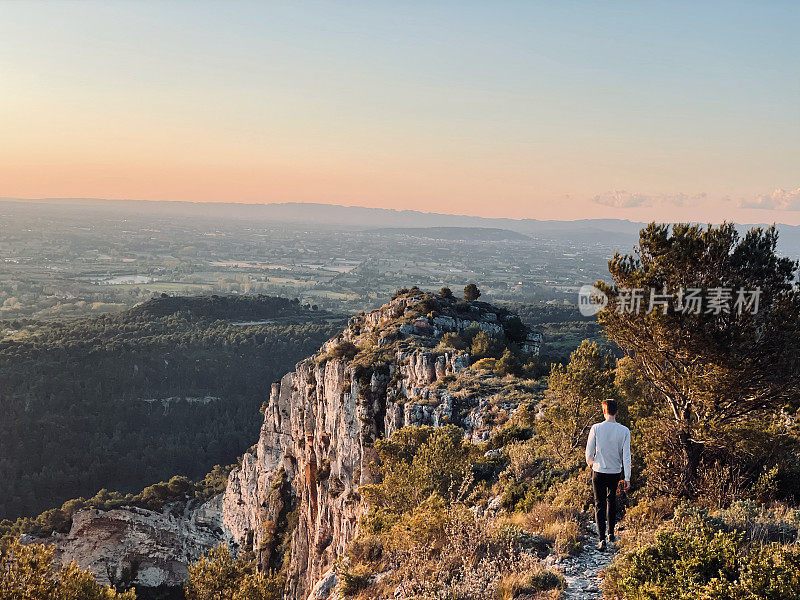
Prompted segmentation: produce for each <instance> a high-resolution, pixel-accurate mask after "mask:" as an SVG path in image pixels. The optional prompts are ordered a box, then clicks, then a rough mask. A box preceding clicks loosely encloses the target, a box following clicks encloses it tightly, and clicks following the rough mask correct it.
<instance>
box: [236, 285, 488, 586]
mask: <svg viewBox="0 0 800 600" xmlns="http://www.w3.org/2000/svg"><path fill="white" fill-rule="evenodd" d="M423 300H424V297H423ZM420 301H421V300H420V299H419V298H408V297H403V298H399V299H397V300H395V301H393V302H392V303H390V304H388V305H386V306H384V307H382V308H381V309H379V310H376V311H373V312H371V313H369V314H367V315H362V316H360V317H355V318H353V319H351V321H350V323H349V324H348V327H347V329H346V330H345V331H344V332H343V333H342V335H341V336H339V337H338V338H336V339H333V340H331V341H329V342H328V343H326V344H325V345H324V346H323V348H322V349H321V350H320V352H319V353H318V354H317V355H315V356H314V357H311V358H309V359H307V360H305V361H303V362H301V363H299V364H298V365H297V369H296V370H295V372H293V373H289V374H288V375H286V376H285V377H283V379H282V380H281V381H280V382H279V383H276V384H275V385H273V387H272V390H271V394H270V399H269V402H268V403H267V405H266V407H265V412H264V424H263V426H262V429H261V435H260V438H259V441H258V444H257V445H256V446H255V448H254V449H253V451H252V452H251V453H249V454H247V455H246V456H245V457H244V460H243V461H242V465H241V468H239V469H238V470H236V471H234V472H233V473H232V474H231V477H230V480H229V484H228V487H227V490H226V491H225V494H224V497H223V501H222V514H223V516H222V522H223V525H224V526H225V528H226V530H227V531H229V532H230V533H231V535H232V536H233V537H234V538H235V539H237V540H240V541H241V543H243V544H244V545H245V546H246V547H247V548H248V549H252V550H253V551H254V552H256V554H257V555H258V556H259V557H260V560H261V562H262V564H263V565H265V566H266V565H269V564H270V563H271V562H273V561H274V559H275V557H276V556H277V554H278V546H279V545H283V547H284V548H285V549H286V552H288V553H289V556H288V559H289V562H288V565H289V572H288V574H287V575H288V588H287V596H288V597H290V598H305V597H306V596H307V595H308V594H309V592H310V591H311V590H312V588H313V586H314V584H315V583H316V582H318V581H320V580H322V579H323V575H325V574H326V572H327V573H328V574H330V573H329V570H330V568H331V566H332V565H333V563H334V561H335V559H336V557H337V556H338V555H340V554H341V553H343V552H344V550H345V546H346V545H347V543H348V542H349V541H350V540H351V539H353V537H354V536H355V533H356V527H357V524H358V519H359V517H360V516H361V513H362V511H363V510H364V506H363V504H362V503H361V496H360V495H359V491H358V490H359V486H360V485H364V484H367V483H370V482H372V481H373V480H374V474H373V473H372V464H371V463H373V462H374V460H375V458H376V453H375V450H374V447H373V444H374V442H375V440H376V439H377V438H379V437H384V436H388V435H391V433H392V432H393V431H395V430H397V429H399V428H401V427H403V426H406V425H434V426H438V425H442V424H446V423H456V424H459V425H461V426H463V427H464V428H465V432H466V435H467V436H470V435H474V436H477V437H478V439H483V438H482V437H481V435H482V432H481V431H480V430H481V423H482V419H481V417H480V414H479V413H480V410H481V408H482V404H481V399H479V398H478V399H476V398H465V397H464V396H463V395H462V396H460V397H456V396H455V395H454V394H453V393H452V392H450V391H449V390H448V388H447V387H446V386H443V385H438V384H439V383H441V381H442V380H445V378H447V377H448V376H450V377H452V376H454V375H456V374H458V373H459V372H460V371H462V370H464V369H466V368H467V367H468V366H469V364H470V359H469V355H468V354H467V353H466V352H463V351H436V350H435V349H434V348H433V346H435V344H436V342H437V341H438V337H439V336H441V335H442V334H443V332H445V331H454V332H455V331H460V330H463V329H465V328H468V327H475V328H477V329H480V330H483V331H488V332H491V333H493V334H501V333H503V332H504V329H503V324H502V322H501V320H500V318H499V317H498V315H497V314H496V313H486V314H482V313H480V312H478V311H474V312H471V314H470V315H468V316H467V317H464V318H462V317H457V316H456V317H454V316H450V315H434V316H430V315H425V314H422V315H420V314H419V312H421V311H420V310H419V308H418V307H417V304H418V303H419V302H420ZM345 342H349V343H351V344H356V346H357V347H358V348H364V347H365V346H366V347H367V350H362V351H361V352H359V355H358V356H356V357H355V358H354V359H348V358H345V357H339V354H340V353H337V348H339V347H341V346H343V345H344V344H345ZM370 353H372V354H370ZM362 354H366V355H367V356H366V358H365V357H362ZM486 435H488V433H487V434H486ZM289 514H291V518H289V517H288V515H289ZM282 523H286V524H287V525H288V526H289V527H290V528H291V529H290V530H283V531H282V530H281V524H282ZM276 531H281V533H282V535H275V534H274V532H276Z"/></svg>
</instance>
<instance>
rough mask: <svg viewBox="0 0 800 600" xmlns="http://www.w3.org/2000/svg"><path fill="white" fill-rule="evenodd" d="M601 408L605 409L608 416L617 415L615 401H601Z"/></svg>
mask: <svg viewBox="0 0 800 600" xmlns="http://www.w3.org/2000/svg"><path fill="white" fill-rule="evenodd" d="M603 406H604V407H605V409H606V411H607V412H608V414H610V415H616V414H617V401H616V400H612V399H611V398H606V399H605V400H603Z"/></svg>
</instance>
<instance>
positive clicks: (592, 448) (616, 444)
mask: <svg viewBox="0 0 800 600" xmlns="http://www.w3.org/2000/svg"><path fill="white" fill-rule="evenodd" d="M586 464H588V465H592V470H594V471H597V472H598V473H622V470H623V469H624V470H625V481H630V480H631V432H630V429H628V428H627V427H625V425H620V424H619V423H617V422H615V421H603V422H602V423H596V424H595V425H592V428H591V429H590V430H589V441H588V442H586Z"/></svg>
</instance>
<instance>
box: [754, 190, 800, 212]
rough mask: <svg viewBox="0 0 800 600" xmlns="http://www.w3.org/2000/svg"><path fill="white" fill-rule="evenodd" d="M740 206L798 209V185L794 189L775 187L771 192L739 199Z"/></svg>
mask: <svg viewBox="0 0 800 600" xmlns="http://www.w3.org/2000/svg"><path fill="white" fill-rule="evenodd" d="M739 206H740V207H741V208H763V209H767V210H800V187H799V188H796V189H794V190H784V189H783V188H776V189H775V190H773V191H772V193H771V194H762V195H760V196H756V197H755V198H751V199H743V200H740V201H739Z"/></svg>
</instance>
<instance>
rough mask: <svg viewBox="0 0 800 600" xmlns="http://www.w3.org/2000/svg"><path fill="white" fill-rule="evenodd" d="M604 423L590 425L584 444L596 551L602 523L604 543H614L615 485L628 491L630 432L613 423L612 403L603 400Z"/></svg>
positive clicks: (602, 546)
mask: <svg viewBox="0 0 800 600" xmlns="http://www.w3.org/2000/svg"><path fill="white" fill-rule="evenodd" d="M603 417H605V421H603V422H602V423H596V424H595V425H592V428H591V430H590V431H589V441H588V442H587V443H586V464H588V465H589V466H590V467H591V468H592V489H593V491H594V509H595V518H596V520H597V533H598V535H599V536H600V543H599V544H598V545H597V549H598V550H600V551H603V550H605V549H606V522H607V523H608V539H609V540H610V541H612V542H614V541H616V537H615V536H614V525H615V524H616V520H617V485H618V484H619V481H620V478H621V477H623V470H624V477H625V479H624V481H623V484H622V489H623V490H625V491H627V490H628V489H630V487H631V432H630V430H629V429H628V428H627V427H625V426H624V425H620V424H619V423H617V402H616V400H611V399H608V400H603Z"/></svg>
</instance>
